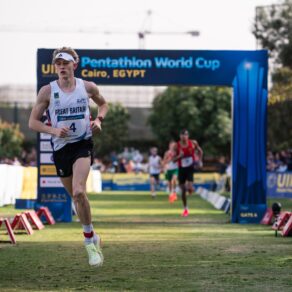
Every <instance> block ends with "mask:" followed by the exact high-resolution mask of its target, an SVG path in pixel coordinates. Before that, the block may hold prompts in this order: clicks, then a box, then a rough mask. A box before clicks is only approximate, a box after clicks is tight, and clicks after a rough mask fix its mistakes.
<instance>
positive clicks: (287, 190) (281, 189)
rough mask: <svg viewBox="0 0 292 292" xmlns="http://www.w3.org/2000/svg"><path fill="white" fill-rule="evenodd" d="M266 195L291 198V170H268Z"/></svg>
mask: <svg viewBox="0 0 292 292" xmlns="http://www.w3.org/2000/svg"><path fill="white" fill-rule="evenodd" d="M267 195H268V197H271V198H292V172H291V171H290V172H268V174H267Z"/></svg>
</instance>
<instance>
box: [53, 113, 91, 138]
mask: <svg viewBox="0 0 292 292" xmlns="http://www.w3.org/2000/svg"><path fill="white" fill-rule="evenodd" d="M63 127H68V128H69V133H68V137H67V139H75V138H78V137H80V136H82V135H84V133H86V121H85V119H84V115H75V116H64V117H63V116H59V117H58V128H63Z"/></svg>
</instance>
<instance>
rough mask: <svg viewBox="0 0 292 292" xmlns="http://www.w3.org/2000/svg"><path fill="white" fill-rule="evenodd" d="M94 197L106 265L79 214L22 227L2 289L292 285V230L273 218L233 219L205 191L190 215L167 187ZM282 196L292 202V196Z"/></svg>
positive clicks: (2, 261)
mask: <svg viewBox="0 0 292 292" xmlns="http://www.w3.org/2000/svg"><path fill="white" fill-rule="evenodd" d="M90 201H91V204H92V213H93V218H94V225H95V228H96V230H97V231H98V232H99V233H100V234H101V236H102V239H103V244H104V248H103V251H104V255H105V263H104V266H103V267H102V268H100V269H95V268H91V267H89V266H88V264H87V258H86V254H85V250H84V248H83V244H82V240H83V238H82V232H81V227H80V224H79V223H78V222H73V223H70V224H68V223H67V224H65V223H64V224H61V223H59V224H56V225H53V226H46V228H45V229H44V230H41V231H36V232H35V233H34V234H33V235H32V236H28V235H25V234H19V233H18V234H17V242H18V244H17V246H11V245H10V244H7V243H0V291H292V277H291V270H292V238H291V237H290V238H283V237H281V236H279V237H277V238H276V237H275V236H274V232H273V231H272V230H271V227H270V226H261V225H238V224H229V223H228V222H229V217H228V216H227V215H226V214H224V213H223V212H222V211H218V210H215V209H214V208H213V207H212V206H211V205H210V204H209V203H207V202H205V201H203V200H201V199H200V198H199V197H198V196H192V197H191V198H190V204H189V205H190V213H191V215H190V216H189V217H188V218H182V217H181V216H180V214H181V211H182V208H181V202H180V201H179V202H175V203H174V204H172V205H170V204H169V203H168V202H167V196H166V195H165V194H163V193H160V194H159V196H158V198H157V199H155V200H152V199H151V197H150V195H149V194H148V193H146V192H106V193H102V194H92V195H90ZM273 201H275V200H271V202H273ZM276 201H281V202H282V204H283V208H284V209H286V210H289V209H290V210H291V209H292V200H276ZM271 202H269V203H271ZM17 212H19V210H14V209H12V208H11V207H4V208H0V214H1V215H3V214H7V215H11V216H12V215H13V214H15V213H17ZM75 219H76V218H75ZM0 238H1V240H3V239H7V236H6V235H5V234H4V232H3V228H2V229H1V232H0Z"/></svg>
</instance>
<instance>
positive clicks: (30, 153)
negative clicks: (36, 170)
mask: <svg viewBox="0 0 292 292" xmlns="http://www.w3.org/2000/svg"><path fill="white" fill-rule="evenodd" d="M0 164H9V165H22V166H37V150H36V148H34V147H33V148H31V149H30V150H24V149H23V150H22V151H21V155H20V157H17V156H15V157H13V158H7V157H5V158H2V159H1V158H0Z"/></svg>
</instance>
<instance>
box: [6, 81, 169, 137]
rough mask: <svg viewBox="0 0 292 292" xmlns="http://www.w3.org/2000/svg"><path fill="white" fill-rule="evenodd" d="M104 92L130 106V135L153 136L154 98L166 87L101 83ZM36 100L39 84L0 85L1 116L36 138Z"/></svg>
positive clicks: (113, 100)
mask: <svg viewBox="0 0 292 292" xmlns="http://www.w3.org/2000/svg"><path fill="white" fill-rule="evenodd" d="M99 89H100V92H101V94H102V95H103V96H104V97H105V98H106V100H107V101H108V102H111V103H117V102H119V103H121V104H122V105H123V106H124V107H125V108H127V109H128V111H129V114H130V120H129V139H130V140H139V139H144V140H151V139H153V135H152V132H151V129H150V128H149V126H148V125H147V123H146V122H147V119H148V116H149V114H150V109H151V107H152V101H153V99H154V98H155V96H156V95H158V94H159V93H160V92H162V91H163V90H164V89H165V87H162V86H159V87H153V86H99ZM35 100H36V86H33V85H5V86H0V118H1V119H2V120H5V121H8V122H13V123H18V124H20V130H21V131H22V132H23V133H24V134H25V137H26V139H28V140H32V141H33V140H36V134H35V133H34V132H33V131H30V130H29V129H28V118H29V114H30V111H31V107H32V105H33V103H34V102H35Z"/></svg>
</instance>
